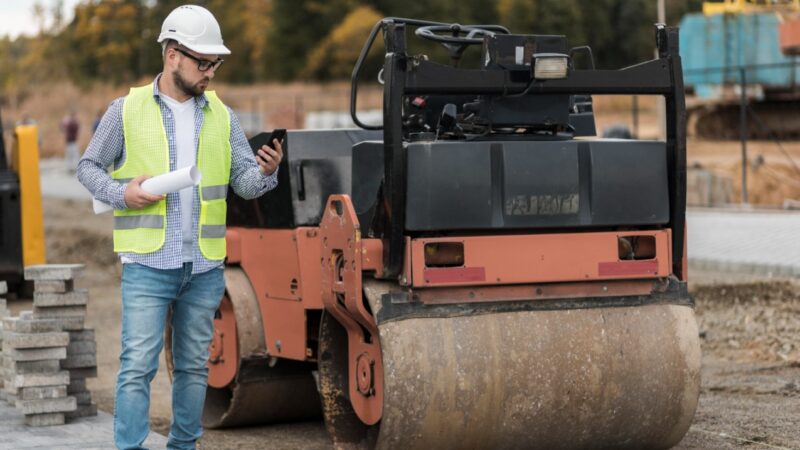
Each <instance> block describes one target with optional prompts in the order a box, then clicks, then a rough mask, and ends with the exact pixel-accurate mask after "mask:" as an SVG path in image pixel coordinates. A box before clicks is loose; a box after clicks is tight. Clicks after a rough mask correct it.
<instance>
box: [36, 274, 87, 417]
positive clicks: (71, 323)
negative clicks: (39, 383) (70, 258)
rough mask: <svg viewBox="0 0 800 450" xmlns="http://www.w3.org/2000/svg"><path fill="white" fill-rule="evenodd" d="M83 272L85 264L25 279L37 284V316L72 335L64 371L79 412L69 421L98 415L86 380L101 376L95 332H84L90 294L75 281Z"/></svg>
mask: <svg viewBox="0 0 800 450" xmlns="http://www.w3.org/2000/svg"><path fill="white" fill-rule="evenodd" d="M82 271H83V265H81V264H63V265H52V264H51V265H41V266H30V267H26V268H25V277H26V279H28V280H33V282H34V294H33V316H34V317H38V318H42V319H50V320H55V321H56V322H58V324H59V325H60V326H61V329H62V330H63V331H66V332H68V335H69V342H68V345H67V349H66V358H65V359H63V360H61V363H60V367H61V369H62V370H65V371H68V372H69V386H68V388H67V393H68V394H69V395H70V396H74V397H75V398H76V400H77V408H76V409H75V410H74V411H71V412H69V413H68V414H67V419H73V418H77V417H86V416H94V415H97V404H95V403H93V402H92V398H91V393H90V392H89V390H88V389H87V387H86V378H93V377H96V376H97V344H96V342H95V335H94V329H87V328H84V322H85V318H86V305H87V304H88V302H89V292H88V291H87V290H86V289H75V287H74V285H75V278H76V277H78V276H80V274H81V272H82Z"/></svg>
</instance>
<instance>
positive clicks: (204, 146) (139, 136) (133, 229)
mask: <svg viewBox="0 0 800 450" xmlns="http://www.w3.org/2000/svg"><path fill="white" fill-rule="evenodd" d="M206 98H207V99H208V104H207V105H206V106H205V107H204V108H203V126H202V127H201V129H200V135H199V136H198V150H197V167H198V169H199V170H200V173H201V174H202V179H201V182H200V186H199V189H198V194H199V198H200V224H199V226H200V230H201V233H200V236H199V237H198V239H199V241H198V244H199V247H200V251H201V252H202V254H203V256H204V257H206V258H207V259H210V260H221V259H224V258H225V254H226V249H225V217H226V213H227V204H226V197H227V190H228V181H229V179H230V166H231V147H230V114H229V112H228V108H227V107H226V106H225V105H224V104H223V103H222V101H220V99H219V98H218V97H217V96H216V94H215V93H214V92H213V91H209V92H206ZM122 123H123V134H124V137H125V153H126V155H125V163H124V164H123V165H122V167H120V168H119V169H118V170H116V171H114V172H113V173H112V177H113V178H114V179H115V180H117V181H120V182H125V181H129V180H131V179H133V178H135V177H137V176H140V175H150V176H155V175H160V174H163V173H166V172H168V171H169V146H168V144H167V136H166V131H165V130H164V121H163V118H162V116H161V108H160V107H159V105H158V103H157V102H156V100H155V98H154V97H153V85H152V84H149V85H147V86H142V87H138V88H132V89H131V91H130V93H129V94H128V96H127V97H126V98H125V102H124V104H123V113H122ZM114 216H115V217H114V251H116V252H132V253H151V252H154V251H156V250H158V249H160V248H161V247H162V246H163V245H164V240H165V237H166V217H167V208H166V199H164V200H160V201H158V202H156V203H154V204H151V205H149V206H146V207H144V208H141V209H126V210H121V211H114Z"/></svg>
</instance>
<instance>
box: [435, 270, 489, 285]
mask: <svg viewBox="0 0 800 450" xmlns="http://www.w3.org/2000/svg"><path fill="white" fill-rule="evenodd" d="M423 273H424V276H425V282H426V283H464V282H476V281H486V269H485V268H484V267H441V268H434V269H425V271H424V272H423Z"/></svg>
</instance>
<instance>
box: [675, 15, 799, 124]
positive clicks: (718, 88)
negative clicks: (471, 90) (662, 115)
mask: <svg viewBox="0 0 800 450" xmlns="http://www.w3.org/2000/svg"><path fill="white" fill-rule="evenodd" d="M798 19H800V1H798V0H784V1H769V2H763V1H752V0H724V1H714V2H706V3H704V4H703V13H702V14H700V13H696V14H688V15H686V16H685V17H684V18H683V19H682V20H681V23H680V28H681V34H682V36H683V39H681V42H682V46H681V57H682V58H683V62H684V66H683V67H684V82H685V84H686V87H687V88H688V89H689V91H690V92H692V93H694V98H692V99H690V101H689V102H688V114H689V119H688V124H689V133H690V135H694V136H697V137H700V138H706V139H739V138H741V137H742V135H741V134H740V127H741V123H740V119H741V110H740V109H741V106H742V101H743V98H745V99H746V103H747V108H748V109H749V115H750V117H751V119H752V120H748V121H747V122H746V124H745V126H746V127H747V130H746V133H745V135H746V137H747V138H749V139H798V138H800V106H798V105H800V102H798V100H800V84H798V83H799V82H800V64H798V61H797V58H796V56H797V55H798V54H800V20H798ZM743 86H744V93H743V92H742V90H743V89H742V87H743ZM743 94H744V97H743Z"/></svg>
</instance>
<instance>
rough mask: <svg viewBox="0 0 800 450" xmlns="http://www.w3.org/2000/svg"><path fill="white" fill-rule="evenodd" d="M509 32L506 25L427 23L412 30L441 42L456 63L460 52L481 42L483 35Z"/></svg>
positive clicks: (421, 35)
mask: <svg viewBox="0 0 800 450" xmlns="http://www.w3.org/2000/svg"><path fill="white" fill-rule="evenodd" d="M497 33H500V34H509V31H508V29H507V28H506V27H503V26H500V25H460V24H457V23H454V24H451V25H428V26H424V27H419V28H417V30H416V31H415V32H414V34H416V35H417V36H419V37H421V38H423V39H428V40H430V41H434V42H438V43H440V44H442V45H443V46H444V47H445V48H447V50H449V51H450V58H452V59H453V62H454V63H456V64H457V63H458V60H459V59H461V54H462V53H464V50H466V48H467V47H468V46H470V45H476V44H482V43H483V38H484V37H485V36H494V35H495V34H497Z"/></svg>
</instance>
